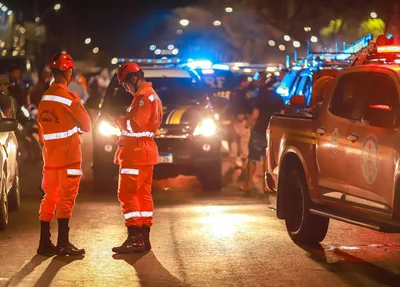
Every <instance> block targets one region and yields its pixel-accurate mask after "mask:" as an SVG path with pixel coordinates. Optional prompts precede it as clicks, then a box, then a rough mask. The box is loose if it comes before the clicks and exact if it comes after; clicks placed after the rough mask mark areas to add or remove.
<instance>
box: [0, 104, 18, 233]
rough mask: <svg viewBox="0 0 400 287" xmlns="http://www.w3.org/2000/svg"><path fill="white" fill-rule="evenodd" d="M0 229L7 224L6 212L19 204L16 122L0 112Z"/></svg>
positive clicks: (14, 208)
mask: <svg viewBox="0 0 400 287" xmlns="http://www.w3.org/2000/svg"><path fill="white" fill-rule="evenodd" d="M0 117H1V119H0V145H1V147H2V148H1V149H0V164H1V168H2V169H1V176H0V230H3V229H5V228H6V227H7V225H8V213H9V212H11V211H16V210H18V209H19V206H20V190H19V169H18V162H17V153H18V142H17V138H16V136H15V133H14V131H16V130H17V127H18V122H17V121H16V120H14V119H8V118H5V117H4V115H3V113H2V112H1V113H0Z"/></svg>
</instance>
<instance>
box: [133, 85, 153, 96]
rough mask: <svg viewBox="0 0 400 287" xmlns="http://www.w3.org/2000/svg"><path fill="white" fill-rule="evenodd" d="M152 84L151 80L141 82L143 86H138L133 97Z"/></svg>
mask: <svg viewBox="0 0 400 287" xmlns="http://www.w3.org/2000/svg"><path fill="white" fill-rule="evenodd" d="M152 86H153V84H152V83H151V82H147V83H145V84H143V86H141V87H140V88H139V90H138V91H137V92H136V93H135V97H136V96H137V95H139V94H140V93H141V92H142V90H144V89H146V88H148V87H152Z"/></svg>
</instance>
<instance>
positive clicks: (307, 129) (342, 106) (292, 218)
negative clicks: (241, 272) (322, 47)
mask: <svg viewBox="0 0 400 287" xmlns="http://www.w3.org/2000/svg"><path fill="white" fill-rule="evenodd" d="M399 62H400V46H388V45H385V46H375V47H374V46H373V47H371V50H365V51H363V52H362V53H361V55H360V56H359V57H358V58H357V59H356V60H355V62H354V63H356V65H354V66H352V67H349V68H346V69H343V70H342V71H340V72H339V73H338V75H337V76H336V77H335V79H334V82H333V85H332V87H331V88H330V90H329V92H328V94H327V96H326V98H325V100H324V102H323V104H322V107H321V110H320V112H319V114H318V115H312V114H304V115H299V114H296V115H287V114H277V115H274V116H273V117H272V119H271V121H270V125H269V128H268V130H267V139H268V157H267V170H268V172H267V173H266V184H267V186H268V188H269V189H270V190H277V217H278V218H280V219H284V220H285V222H286V228H287V230H288V233H289V235H290V237H291V238H292V239H293V240H294V241H296V242H300V243H309V244H312V243H318V242H320V241H322V240H323V239H324V237H325V235H326V232H327V229H328V225H329V219H330V218H332V219H336V220H341V221H344V222H347V223H350V224H356V225H360V226H363V227H367V228H372V229H374V230H377V231H384V232H386V231H391V232H399V231H400V168H399V166H400V155H399V154H400V145H399V139H400V133H399V127H400V104H399V103H400V67H399V64H398V63H399Z"/></svg>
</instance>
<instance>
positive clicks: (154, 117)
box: [112, 63, 162, 253]
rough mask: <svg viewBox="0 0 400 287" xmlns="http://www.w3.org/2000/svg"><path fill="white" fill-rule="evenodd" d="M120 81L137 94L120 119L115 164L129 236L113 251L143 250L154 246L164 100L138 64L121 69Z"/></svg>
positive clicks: (131, 64) (126, 88) (123, 66)
mask: <svg viewBox="0 0 400 287" xmlns="http://www.w3.org/2000/svg"><path fill="white" fill-rule="evenodd" d="M118 82H119V84H120V85H122V86H123V87H124V88H125V90H126V91H127V92H129V93H130V94H132V95H133V101H132V103H131V105H130V106H129V108H128V109H127V111H126V114H125V115H124V116H121V117H120V118H119V119H118V125H119V127H120V129H121V136H120V139H119V141H118V149H117V151H116V154H115V163H116V164H119V165H120V170H119V187H118V199H119V201H120V202H121V207H122V212H123V214H124V219H125V226H126V227H127V229H128V238H127V239H126V240H125V242H124V243H123V244H122V245H121V246H118V247H114V248H113V249H112V250H113V251H114V252H116V253H134V252H143V251H145V250H150V249H151V245H150V239H149V236H150V227H151V225H152V219H153V209H154V207H153V198H152V194H151V184H152V178H153V166H154V165H155V164H157V163H158V148H157V145H156V143H155V142H154V139H153V136H154V135H155V133H156V131H157V129H158V128H159V127H160V125H161V122H162V103H161V100H160V98H159V97H158V95H157V94H156V92H155V91H154V89H153V88H152V84H151V83H148V82H146V81H145V78H144V73H143V71H142V69H141V68H140V67H139V66H138V65H137V64H135V63H126V64H123V65H122V66H121V67H120V68H119V70H118Z"/></svg>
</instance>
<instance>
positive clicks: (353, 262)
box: [297, 244, 400, 286]
mask: <svg viewBox="0 0 400 287" xmlns="http://www.w3.org/2000/svg"><path fill="white" fill-rule="evenodd" d="M297 245H298V246H299V247H301V248H302V249H304V250H305V251H307V252H308V253H309V254H310V257H311V259H313V260H315V261H317V262H318V263H320V264H321V265H322V266H323V267H324V268H325V269H327V270H329V271H331V272H333V273H335V274H337V275H338V276H340V277H341V278H342V280H343V281H344V282H348V283H350V284H351V285H353V286H362V285H363V284H365V280H363V278H365V279H369V280H371V281H374V282H376V283H378V284H383V285H385V286H399V282H400V275H398V274H396V273H394V272H392V271H390V270H387V269H384V268H381V267H379V266H378V265H376V264H373V263H372V262H368V261H365V260H363V259H361V258H358V257H356V256H353V255H351V254H349V253H346V252H344V251H342V250H340V249H338V248H332V247H330V248H326V247H324V246H323V245H321V244H317V245H315V246H306V245H299V244H297Z"/></svg>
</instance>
